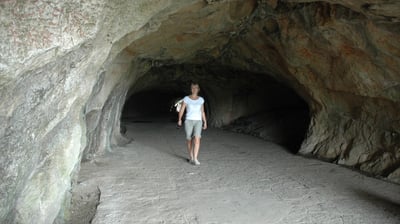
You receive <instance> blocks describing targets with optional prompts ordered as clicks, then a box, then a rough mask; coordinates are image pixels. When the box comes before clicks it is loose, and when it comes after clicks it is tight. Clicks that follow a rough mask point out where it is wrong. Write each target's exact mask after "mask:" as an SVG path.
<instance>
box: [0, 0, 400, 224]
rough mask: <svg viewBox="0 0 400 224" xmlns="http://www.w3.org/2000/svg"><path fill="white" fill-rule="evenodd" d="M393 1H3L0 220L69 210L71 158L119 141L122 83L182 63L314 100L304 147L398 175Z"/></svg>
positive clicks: (75, 162)
mask: <svg viewBox="0 0 400 224" xmlns="http://www.w3.org/2000/svg"><path fill="white" fill-rule="evenodd" d="M399 5H400V3H399V2H398V1H394V0H391V1H385V0H377V1H374V2H373V3H370V1H367V0H360V1H344V0H324V1H318V2H314V1H311V0H296V1H295V0H291V1H276V0H265V1H264V0H260V1H255V0H246V1H239V0H237V1H236V0H232V1H203V0H177V1H175V0H174V1H164V0H136V1H128V0H123V1H111V0H103V1H102V0H91V1H85V2H82V1H77V0H76V1H75V0H74V1H61V0H60V1H51V2H49V1H42V0H38V1H17V0H9V1H1V2H0V17H1V22H0V99H1V100H0V123H1V124H2V125H1V126H0V148H1V149H2V157H1V158H0V222H1V223H27V222H28V220H29V222H32V223H52V222H53V221H54V220H56V219H57V220H62V219H63V218H62V217H63V216H68V209H67V208H68V204H69V201H70V198H71V195H70V193H69V192H70V190H71V187H72V186H73V183H74V182H75V181H76V178H77V172H78V171H79V166H80V161H81V160H82V159H84V160H90V159H93V158H95V157H96V155H99V154H104V153H106V152H109V151H112V149H113V147H115V145H118V144H124V143H127V142H128V139H126V138H124V137H123V136H121V135H120V121H119V118H120V115H121V111H122V107H123V104H124V102H125V100H126V96H127V95H128V96H129V94H130V93H129V90H130V88H131V87H132V86H133V85H134V84H135V82H136V81H137V80H138V79H140V77H142V76H143V75H145V74H146V73H147V71H149V70H150V69H151V68H154V67H158V68H161V67H163V66H168V65H176V64H178V65H179V64H184V63H190V64H199V65H201V64H203V65H208V64H210V62H212V63H214V64H217V65H221V66H225V67H231V68H232V69H236V70H242V71H249V72H253V73H260V74H265V75H269V76H272V77H274V78H276V79H277V80H279V81H280V82H282V83H285V84H286V85H288V86H289V87H291V88H293V89H294V90H295V91H296V92H297V94H299V95H300V96H301V97H302V98H303V99H304V100H305V101H306V102H307V103H308V105H309V107H310V112H311V124H310V128H309V131H308V134H307V138H306V139H305V141H304V142H303V145H302V148H301V150H300V153H301V154H304V155H310V156H314V157H318V158H321V159H324V160H328V161H332V162H335V163H338V164H343V165H346V166H350V167H354V168H356V169H360V170H362V171H365V172H366V173H370V174H372V175H376V176H382V177H387V178H389V179H390V180H393V181H398V178H399V172H398V167H399V164H400V122H399V120H400V118H399V117H400V115H399V111H400V103H399V101H400V75H399V74H400V66H399V64H400V47H399V46H400V42H399V40H400V30H399V27H400V26H399V23H400V21H399V19H400V18H399V15H400V13H399ZM218 93H219V92H218ZM218 93H217V94H218ZM216 104H218V102H216ZM218 114H220V115H218ZM214 119H215V120H222V123H224V122H223V120H224V119H225V117H224V113H220V112H218V113H217V115H216V116H214ZM228 120H230V119H228ZM216 124H218V122H217V123H216Z"/></svg>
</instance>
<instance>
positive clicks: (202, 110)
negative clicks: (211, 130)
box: [201, 104, 207, 130]
mask: <svg viewBox="0 0 400 224" xmlns="http://www.w3.org/2000/svg"><path fill="white" fill-rule="evenodd" d="M201 117H202V119H203V129H204V130H206V129H207V118H206V113H205V112H204V104H203V105H201Z"/></svg>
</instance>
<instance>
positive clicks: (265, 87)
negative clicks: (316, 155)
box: [121, 64, 310, 153]
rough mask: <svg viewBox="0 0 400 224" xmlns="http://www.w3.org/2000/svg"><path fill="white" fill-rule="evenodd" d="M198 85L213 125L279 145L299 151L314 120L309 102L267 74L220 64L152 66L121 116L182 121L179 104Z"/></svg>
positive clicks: (131, 119)
mask: <svg viewBox="0 0 400 224" xmlns="http://www.w3.org/2000/svg"><path fill="white" fill-rule="evenodd" d="M192 81H195V82H198V83H199V84H200V86H201V92H200V95H201V96H203V98H204V99H205V102H206V103H205V110H206V115H207V117H208V122H209V123H210V124H211V125H212V126H214V127H218V128H223V129H225V130H231V131H236V132H240V133H245V134H250V135H253V136H257V137H260V138H262V139H264V140H268V141H272V142H276V143H278V144H281V145H283V146H285V147H286V148H287V149H288V150H290V151H291V152H293V153H297V152H298V150H299V149H300V146H301V143H302V141H303V140H304V138H305V136H306V133H307V130H308V125H309V121H310V117H309V116H310V115H309V109H308V105H307V103H306V102H305V101H304V100H303V99H302V98H301V97H300V96H299V95H298V94H296V92H295V91H293V90H292V89H291V88H290V87H288V86H287V85H285V83H283V82H279V81H277V80H276V79H275V78H273V77H271V76H270V75H268V74H259V73H254V72H251V71H250V72H249V71H243V70H238V69H234V68H231V67H227V66H223V65H218V64H208V65H206V64H203V65H193V64H183V65H169V66H161V67H157V68H152V69H151V70H150V71H148V72H147V73H146V74H144V75H143V76H142V77H141V78H139V79H138V80H137V81H136V83H135V84H134V85H133V86H132V87H131V88H130V90H129V92H128V96H127V100H126V102H125V104H124V109H123V111H122V115H121V121H122V122H121V125H122V126H123V127H124V128H122V130H125V126H124V123H127V122H157V121H158V122H160V121H164V122H165V121H167V122H173V123H176V122H177V112H176V111H175V108H174V104H175V103H176V102H177V101H178V100H180V99H182V98H183V97H184V96H186V95H189V94H190V90H189V87H190V83H191V82H192Z"/></svg>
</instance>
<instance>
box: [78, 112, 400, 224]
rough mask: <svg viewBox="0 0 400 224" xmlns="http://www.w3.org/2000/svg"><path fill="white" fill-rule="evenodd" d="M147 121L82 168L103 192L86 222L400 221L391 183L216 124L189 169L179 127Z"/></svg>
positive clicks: (83, 175)
mask: <svg viewBox="0 0 400 224" xmlns="http://www.w3.org/2000/svg"><path fill="white" fill-rule="evenodd" d="M151 121H153V122H152V123H130V122H127V123H125V124H126V125H127V129H128V131H127V135H128V136H130V137H134V138H135V141H134V142H132V143H130V144H128V145H126V146H124V147H119V148H118V150H116V152H115V153H113V154H110V155H106V156H104V157H101V158H99V157H98V158H96V159H95V161H94V162H91V163H84V164H83V165H82V169H81V173H80V174H81V175H80V178H81V180H82V181H83V182H82V183H83V184H87V185H98V186H99V188H100V189H101V192H102V196H101V199H100V204H99V206H98V210H97V214H96V216H95V218H94V220H93V222H92V223H96V224H100V223H105V224H108V223H133V222H134V223H146V224H153V223H238V224H242V223H255V224H258V223H260V224H261V223H278V224H293V223H301V224H310V223H328V224H337V223H365V224H369V223H371V224H374V223H382V224H391V223H393V224H396V223H398V222H399V221H400V213H399V211H400V205H399V203H400V194H399V191H398V185H396V184H393V183H388V182H385V181H381V180H378V179H375V178H372V177H366V176H365V175H363V174H360V173H359V172H356V171H352V170H350V169H346V168H344V167H338V166H336V165H334V164H330V163H325V162H322V161H318V160H311V159H307V158H303V157H300V156H296V155H293V154H291V153H288V152H286V151H285V150H284V149H283V148H282V147H281V146H278V145H276V144H273V143H271V142H266V141H262V140H260V139H257V138H255V137H252V136H248V135H244V134H236V133H232V132H227V131H223V130H220V129H214V128H210V129H208V130H206V131H204V132H203V136H204V137H203V140H202V147H201V149H200V154H199V159H200V162H201V165H200V166H193V165H191V164H189V163H188V162H187V161H186V155H187V151H186V149H185V144H184V132H183V130H182V129H181V130H176V129H175V127H174V124H173V123H171V122H169V121H168V120H167V122H166V121H165V120H164V121H163V123H160V122H157V120H154V119H153V120H151ZM317 177H318V178H317Z"/></svg>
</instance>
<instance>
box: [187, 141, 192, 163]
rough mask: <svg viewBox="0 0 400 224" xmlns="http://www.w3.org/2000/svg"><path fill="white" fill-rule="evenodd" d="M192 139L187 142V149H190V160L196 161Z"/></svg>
mask: <svg viewBox="0 0 400 224" xmlns="http://www.w3.org/2000/svg"><path fill="white" fill-rule="evenodd" d="M192 141H193V140H192V139H191V140H188V141H187V149H188V153H189V156H190V157H189V158H190V160H193V159H194V154H193V145H192Z"/></svg>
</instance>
